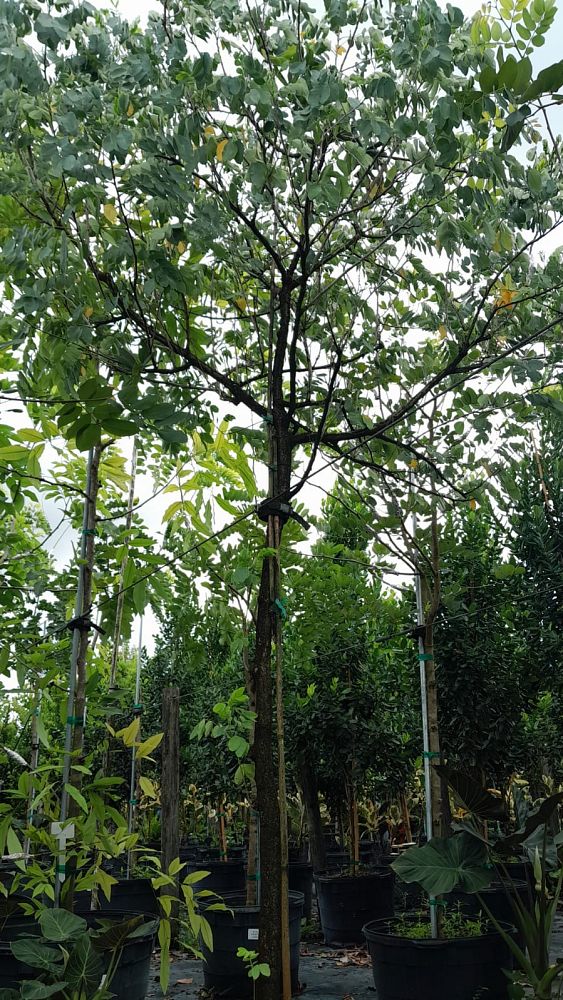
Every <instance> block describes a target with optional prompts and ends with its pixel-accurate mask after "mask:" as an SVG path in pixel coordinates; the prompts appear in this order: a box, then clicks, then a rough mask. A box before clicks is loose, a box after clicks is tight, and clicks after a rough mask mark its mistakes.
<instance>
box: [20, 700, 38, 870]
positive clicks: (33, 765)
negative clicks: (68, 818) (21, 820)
mask: <svg viewBox="0 0 563 1000" xmlns="http://www.w3.org/2000/svg"><path fill="white" fill-rule="evenodd" d="M42 694H43V692H42V690H41V688H39V690H38V692H37V697H36V700H35V708H34V709H33V715H32V716H31V757H30V760H29V773H30V775H33V772H34V771H35V770H36V769H37V766H38V764H39V736H38V734H37V719H38V717H39V714H40V712H41V696H42ZM34 798H35V788H34V787H33V784H32V785H31V787H30V789H29V795H28V798H27V825H28V826H32V825H33V816H34V809H33V800H34ZM29 847H30V838H29V834H28V836H27V837H26V838H25V840H24V844H23V853H24V854H25V856H26V858H27V855H28V854H29Z"/></svg>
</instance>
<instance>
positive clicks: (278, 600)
mask: <svg viewBox="0 0 563 1000" xmlns="http://www.w3.org/2000/svg"><path fill="white" fill-rule="evenodd" d="M274 607H275V608H277V610H278V611H279V613H280V615H281V617H282V620H283V621H285V619H286V618H287V611H286V608H285V602H284V599H283V598H281V597H276V599H275V601H274Z"/></svg>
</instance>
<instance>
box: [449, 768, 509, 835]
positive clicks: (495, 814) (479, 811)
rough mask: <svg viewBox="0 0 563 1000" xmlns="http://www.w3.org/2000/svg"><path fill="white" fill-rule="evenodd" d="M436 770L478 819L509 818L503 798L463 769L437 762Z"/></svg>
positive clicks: (500, 819) (468, 810) (458, 798)
mask: <svg viewBox="0 0 563 1000" xmlns="http://www.w3.org/2000/svg"><path fill="white" fill-rule="evenodd" d="M434 770H435V771H436V772H437V773H438V774H439V775H440V777H441V778H444V780H445V781H447V783H448V785H449V786H450V788H451V790H452V792H453V793H454V796H455V798H456V799H457V801H458V802H459V804H460V806H461V807H462V809H465V811H466V812H468V813H471V814H472V816H476V817H477V818H478V819H487V820H498V821H499V822H501V823H502V822H503V821H504V820H507V819H508V814H507V811H506V806H505V804H504V802H503V800H502V799H501V798H500V797H499V796H497V795H494V794H493V793H492V792H490V791H489V790H488V788H483V786H482V785H480V784H479V782H478V781H475V778H472V777H471V776H470V775H469V774H465V773H464V772H463V771H455V770H453V769H452V768H449V767H446V766H445V765H443V764H436V765H435V766H434Z"/></svg>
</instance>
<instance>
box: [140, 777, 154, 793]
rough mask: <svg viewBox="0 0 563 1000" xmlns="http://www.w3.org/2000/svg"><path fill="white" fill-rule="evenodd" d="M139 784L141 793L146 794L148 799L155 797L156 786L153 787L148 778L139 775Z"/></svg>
mask: <svg viewBox="0 0 563 1000" xmlns="http://www.w3.org/2000/svg"><path fill="white" fill-rule="evenodd" d="M139 784H140V786H141V790H142V792H143V794H144V795H146V796H147V797H148V798H149V799H156V798H157V792H156V788H155V787H154V784H153V782H152V781H151V779H150V778H145V776H144V775H141V777H140V778H139Z"/></svg>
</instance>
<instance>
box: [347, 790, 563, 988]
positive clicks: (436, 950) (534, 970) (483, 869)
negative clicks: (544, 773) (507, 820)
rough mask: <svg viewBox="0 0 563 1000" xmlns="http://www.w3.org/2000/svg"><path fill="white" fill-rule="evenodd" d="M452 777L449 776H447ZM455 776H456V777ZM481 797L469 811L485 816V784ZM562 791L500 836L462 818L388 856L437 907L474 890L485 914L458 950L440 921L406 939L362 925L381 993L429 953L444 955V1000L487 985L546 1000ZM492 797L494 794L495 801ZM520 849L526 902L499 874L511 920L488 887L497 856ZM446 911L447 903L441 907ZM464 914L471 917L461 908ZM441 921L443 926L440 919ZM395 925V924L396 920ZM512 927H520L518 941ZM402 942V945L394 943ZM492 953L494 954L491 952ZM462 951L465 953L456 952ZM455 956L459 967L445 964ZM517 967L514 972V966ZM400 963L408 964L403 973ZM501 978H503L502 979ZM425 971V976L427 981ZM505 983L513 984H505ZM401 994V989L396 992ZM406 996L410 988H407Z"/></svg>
mask: <svg viewBox="0 0 563 1000" xmlns="http://www.w3.org/2000/svg"><path fill="white" fill-rule="evenodd" d="M448 777H449V778H450V780H451V779H452V775H451V774H450V775H449V776H448ZM454 781H455V778H454ZM479 794H480V800H479V801H476V802H473V803H472V812H473V814H474V815H479V814H480V815H481V816H482V815H484V813H485V812H486V811H487V810H488V809H489V808H490V807H491V799H492V798H494V797H493V796H490V795H489V793H487V791H486V790H485V789H479ZM561 802H563V793H562V792H560V793H557V794H555V795H552V796H550V797H549V798H548V799H546V800H544V801H543V802H542V803H541V804H540V805H539V807H538V808H537V809H536V810H535V811H534V812H532V813H530V814H529V815H528V817H527V819H526V821H525V823H524V825H523V826H522V827H521V828H520V829H518V830H516V831H515V832H513V833H511V834H509V835H507V836H505V837H500V838H498V839H497V840H496V841H494V843H493V844H491V843H490V842H488V841H486V840H485V838H484V836H483V834H482V832H481V831H479V830H478V828H477V827H476V826H470V825H468V824H466V827H465V829H463V830H462V831H460V832H457V833H456V834H454V836H452V837H447V838H434V839H432V840H431V841H430V842H429V843H428V844H425V845H424V846H423V847H418V848H411V849H410V850H408V851H405V852H404V854H403V855H402V856H401V857H400V858H398V859H397V860H396V861H395V862H393V868H394V869H395V871H396V872H397V874H398V875H399V876H400V877H401V878H402V879H404V880H405V881H406V882H417V883H419V884H420V885H422V886H423V888H424V889H425V890H426V891H427V892H428V894H429V896H430V901H431V905H434V906H436V905H438V907H439V910H441V909H442V907H443V903H444V901H443V900H440V899H439V897H440V896H442V895H443V894H444V893H450V892H452V890H461V891H463V892H468V893H474V894H475V897H476V899H477V900H478V902H479V906H480V910H481V915H482V917H484V918H486V920H487V922H488V923H487V925H486V932H485V933H484V934H482V935H476V936H475V937H474V939H473V943H472V945H471V947H470V946H469V945H468V944H467V943H466V942H467V936H465V937H463V938H460V939H459V954H458V949H457V947H455V945H453V944H452V943H451V941H444V937H443V934H442V933H441V929H442V926H443V920H440V921H438V926H439V935H438V938H437V939H431V938H428V939H424V940H422V941H420V940H419V941H416V942H414V943H413V941H412V940H411V941H410V943H408V945H406V944H404V942H405V940H408V939H404V938H399V936H398V935H397V934H396V933H395V929H394V925H393V924H392V923H391V924H390V923H388V924H387V926H382V925H377V924H376V925H374V924H368V925H367V926H366V928H365V934H366V939H367V941H368V944H369V948H370V953H371V955H372V960H373V964H374V978H375V981H376V986H377V989H378V997H379V1000H389V998H390V997H396V996H397V993H396V992H393V990H394V989H395V986H394V985H393V984H394V982H395V979H397V980H398V981H402V982H404V978H405V976H406V975H411V976H413V977H415V978H416V979H417V981H418V983H419V985H418V986H417V990H418V992H416V993H415V994H413V995H417V997H419V996H423V994H421V993H420V980H421V978H423V977H424V976H425V974H426V973H425V970H427V969H428V968H429V967H430V966H429V962H430V959H429V956H433V955H434V956H436V955H438V954H440V953H442V954H443V958H442V959H441V960H440V961H441V962H442V965H441V972H440V974H439V975H438V965H436V975H437V978H436V982H435V984H434V989H435V992H434V994H433V996H434V997H435V998H436V997H437V996H438V993H437V992H436V990H440V991H443V992H440V994H439V995H440V996H444V998H445V997H446V996H447V997H448V998H449V1000H471V998H472V997H473V995H474V993H472V992H469V989H470V988H471V989H473V991H475V989H477V988H479V989H482V990H485V989H488V990H489V993H487V994H486V995H487V997H489V996H491V997H493V996H494V997H499V998H501V997H502V998H504V997H507V996H508V995H510V996H512V997H515V998H523V997H526V996H530V997H533V1000H551V998H552V997H553V996H554V989H555V988H556V983H557V980H558V979H560V977H561V973H562V972H563V962H561V961H555V962H552V961H551V959H550V955H549V946H550V941H551V937H552V932H553V921H554V917H555V912H556V909H557V906H558V902H559V898H560V893H561V885H562V880H563V869H562V868H561V866H560V865H559V869H558V870H557V871H555V872H553V874H552V875H550V872H549V867H548V862H549V857H550V854H551V855H552V854H553V849H555V851H557V849H558V848H559V847H560V846H561V844H562V843H563V835H562V834H561V833H559V834H557V835H555V836H552V835H551V833H550V824H551V823H552V821H553V819H554V817H555V816H556V813H557V810H558V807H559V805H560V803H561ZM497 804H498V801H497ZM522 848H528V850H530V851H531V852H532V853H533V857H534V876H535V878H534V885H533V886H531V887H530V889H531V891H532V892H533V899H532V905H531V906H530V907H528V906H526V905H524V904H523V902H522V900H521V898H520V896H519V894H518V892H515V891H510V878H509V876H508V877H507V878H506V879H505V880H504V881H505V883H506V884H505V885H504V890H506V892H507V897H508V900H509V902H510V905H511V912H512V920H511V923H512V924H513V925H514V926H513V927H510V926H509V925H507V924H506V923H503V922H502V921H501V920H499V919H498V917H497V916H496V915H495V913H493V911H492V908H491V907H490V906H489V905H488V903H487V900H486V896H485V893H484V892H483V890H486V889H487V888H488V887H489V886H490V885H491V883H492V882H493V881H494V879H495V878H496V877H497V875H498V869H497V868H495V864H494V858H495V857H497V858H498V857H499V856H501V857H503V856H504V857H511V856H512V855H513V854H514V853H515V852H517V851H519V850H521V849H522ZM446 913H447V909H446ZM463 919H464V920H466V921H467V920H469V921H470V920H471V919H472V918H471V917H470V916H468V915H464V917H463ZM440 925H442V926H440ZM395 926H396V925H395ZM515 929H516V930H517V931H518V932H519V935H520V943H518V941H517V939H516V933H515ZM399 944H401V947H399ZM493 954H496V958H495V959H494V960H492V958H491V956H492V955H493ZM462 955H463V957H462ZM454 957H455V963H457V969H455V972H454V967H453V966H452V964H451V960H452V958H454ZM460 963H463V968H464V974H463V976H462V977H460V976H459V965H460ZM514 964H516V966H517V969H516V971H513V965H514ZM406 970H409V971H408V973H407V971H406ZM503 977H504V978H503ZM431 978H432V977H431V975H430V978H429V981H430V980H431ZM509 984H511V985H509ZM399 995H401V994H399ZM404 995H405V996H406V995H408V994H407V993H406V992H405V993H404Z"/></svg>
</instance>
